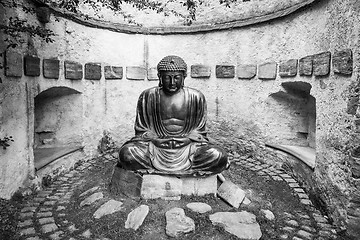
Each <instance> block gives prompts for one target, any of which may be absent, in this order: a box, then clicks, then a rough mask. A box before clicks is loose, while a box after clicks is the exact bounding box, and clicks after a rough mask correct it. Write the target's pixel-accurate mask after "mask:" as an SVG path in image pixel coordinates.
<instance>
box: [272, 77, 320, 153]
mask: <svg viewBox="0 0 360 240" xmlns="http://www.w3.org/2000/svg"><path fill="white" fill-rule="evenodd" d="M281 85H282V87H283V88H284V90H285V91H279V92H276V93H273V94H271V95H270V96H269V98H268V101H267V104H268V106H267V109H268V111H267V122H268V128H269V131H270V132H271V134H272V135H273V136H274V138H275V139H276V141H277V144H285V145H295V146H303V147H311V148H315V147H316V145H315V134H316V100H315V98H314V97H313V96H311V95H310V89H311V84H309V83H306V82H300V81H299V82H284V83H282V84H281Z"/></svg>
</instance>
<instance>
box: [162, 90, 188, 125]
mask: <svg viewBox="0 0 360 240" xmlns="http://www.w3.org/2000/svg"><path fill="white" fill-rule="evenodd" d="M160 99H161V101H160V115H161V119H162V120H167V119H178V120H185V118H186V115H187V104H186V102H185V97H184V94H183V93H179V94H176V95H173V96H166V95H163V96H161V98H160Z"/></svg>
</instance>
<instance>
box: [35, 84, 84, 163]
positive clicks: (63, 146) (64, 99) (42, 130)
mask: <svg viewBox="0 0 360 240" xmlns="http://www.w3.org/2000/svg"><path fill="white" fill-rule="evenodd" d="M34 105H35V108H34V109H35V110H34V112H35V114H34V118H35V119H34V164H35V169H36V170H39V169H41V168H43V167H44V166H46V165H48V164H49V163H51V162H53V161H55V160H57V159H59V158H61V157H63V156H65V155H68V154H70V153H72V152H74V151H77V150H79V149H81V148H82V127H81V126H82V95H81V92H79V91H77V90H74V89H72V88H68V87H51V88H49V89H47V90H45V91H43V92H41V93H40V94H38V95H37V96H36V97H35V99H34Z"/></svg>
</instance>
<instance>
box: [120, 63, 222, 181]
mask: <svg viewBox="0 0 360 240" xmlns="http://www.w3.org/2000/svg"><path fill="white" fill-rule="evenodd" d="M157 70H158V77H159V86H158V87H153V88H150V89H147V90H145V91H143V92H142V93H141V95H140V97H139V100H138V103H137V111H136V120H135V137H133V138H132V139H131V140H129V141H127V142H126V143H124V145H123V146H122V147H121V148H120V151H119V161H118V164H117V166H118V167H121V168H123V169H127V170H133V171H140V172H142V171H143V172H151V173H157V174H167V175H177V176H184V175H185V176H186V175H189V176H190V175H192V176H202V175H211V174H216V173H220V172H221V171H223V170H224V169H226V168H228V167H229V161H228V157H227V153H226V152H225V151H224V150H223V149H222V148H220V147H218V146H216V145H214V144H212V143H210V142H209V139H208V138H207V134H206V131H205V125H206V111H207V110H206V101H205V97H204V95H203V94H202V93H201V92H199V91H198V90H195V89H192V88H188V87H184V79H185V77H186V73H187V65H186V63H185V62H184V60H183V59H182V58H180V57H178V56H167V57H164V58H163V59H162V60H161V61H160V62H159V64H158V65H157Z"/></svg>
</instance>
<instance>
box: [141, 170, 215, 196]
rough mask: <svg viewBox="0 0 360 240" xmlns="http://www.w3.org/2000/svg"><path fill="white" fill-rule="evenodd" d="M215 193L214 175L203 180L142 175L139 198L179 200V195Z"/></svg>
mask: <svg viewBox="0 0 360 240" xmlns="http://www.w3.org/2000/svg"><path fill="white" fill-rule="evenodd" d="M216 191H217V177H216V175H213V176H209V177H205V178H194V177H186V178H185V177H184V178H178V177H173V176H160V175H144V176H143V182H142V186H141V197H142V198H143V199H156V198H161V199H165V200H180V198H181V195H194V196H204V195H206V194H214V195H215V194H216Z"/></svg>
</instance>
